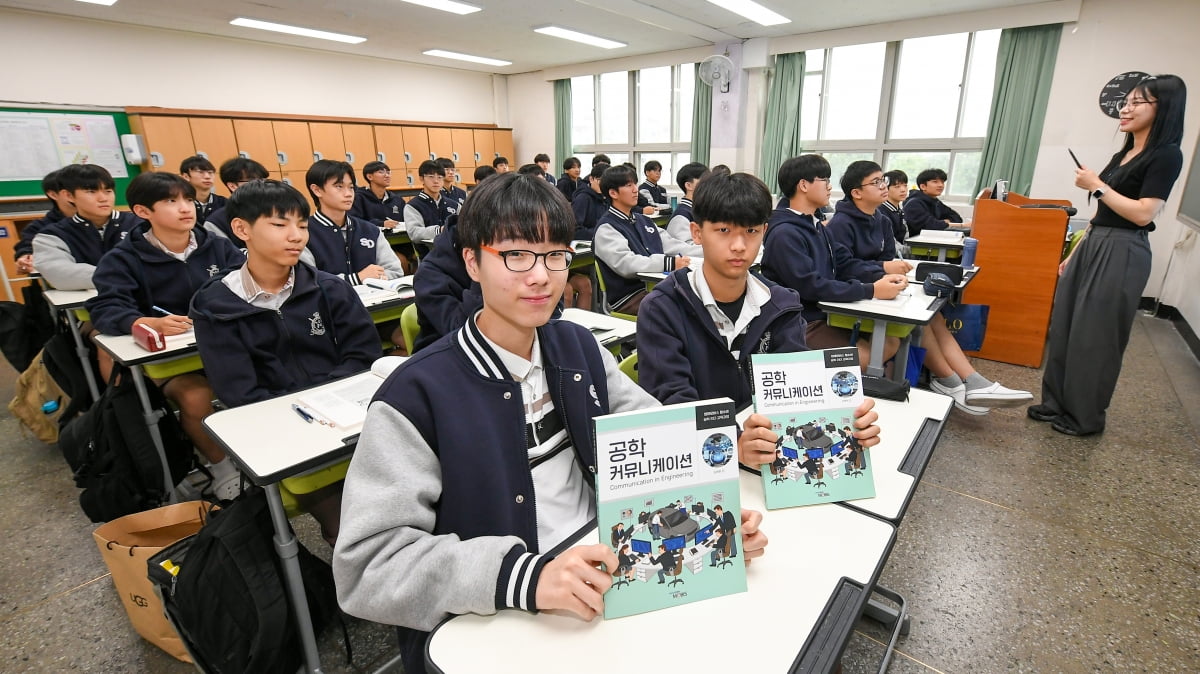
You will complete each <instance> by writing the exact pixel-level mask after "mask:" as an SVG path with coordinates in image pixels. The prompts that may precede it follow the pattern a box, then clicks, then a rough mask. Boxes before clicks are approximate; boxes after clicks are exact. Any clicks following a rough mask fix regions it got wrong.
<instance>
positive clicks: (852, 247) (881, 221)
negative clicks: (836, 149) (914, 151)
mask: <svg viewBox="0 0 1200 674" xmlns="http://www.w3.org/2000/svg"><path fill="white" fill-rule="evenodd" d="M886 181H887V178H885V177H884V174H883V169H881V168H879V164H876V163H875V162H873V161H856V162H853V163H852V164H850V165H849V166H848V167H846V172H845V174H843V175H842V180H841V185H842V191H843V192H844V193H845V194H846V195H847V199H843V200H842V201H839V202H838V205H837V213H835V214H834V216H833V217H832V218H830V219H829V224H828V225H827V229H828V231H829V235H830V236H831V237H832V238H833V240H834V241H835V242H836V243H840V244H841V245H843V246H845V247H846V248H847V249H848V250H849V251H850V252H851V253H852V254H853V255H854V256H855V257H857V258H858V259H860V260H866V261H872V262H882V263H883V265H884V268H885V269H887V270H889V271H897V273H905V272H907V271H908V270H909V269H910V268H911V266H910V265H909V264H908V263H907V262H905V261H903V260H899V259H895V258H896V248H895V242H894V241H893V240H892V232H891V225H890V223H889V222H888V221H887V219H886V217H885V216H883V215H882V214H880V213H879V212H878V209H879V208H880V207H881V205H882V204H883V203H884V202H885V201H886V200H887V193H888V187H887V185H886ZM889 265H891V266H889ZM896 265H899V266H896ZM899 269H903V271H902V272H900V271H898V270H899ZM921 346H922V347H924V348H925V367H927V368H929V372H930V373H931V374H932V375H933V378H932V379H931V380H930V382H929V386H930V388H932V389H933V390H934V391H937V392H938V393H941V394H944V395H948V396H950V397H952V398H954V405H955V407H957V408H958V409H960V410H962V411H964V412H966V413H968V414H974V415H982V414H987V413H988V411H989V410H990V408H992V407H1008V406H1012V405H1021V404H1024V403H1026V402H1028V401H1030V400H1032V399H1033V394H1031V393H1029V392H1028V391H1017V390H1014V389H1010V388H1007V387H1005V386H1003V385H1001V384H1000V382H993V381H990V380H988V379H987V378H986V377H984V376H983V375H981V374H979V373H978V372H976V371H975V368H973V367H972V366H971V361H970V359H968V358H967V356H966V354H964V353H963V351H962V348H961V347H960V346H959V345H958V341H957V340H956V339H955V338H954V335H953V334H951V333H950V330H949V329H948V328H947V327H946V321H945V320H942V319H941V318H940V316H939V317H938V319H935V320H933V321H931V322H930V323H929V327H928V329H927V330H926V331H925V338H924V339H922V340H921Z"/></svg>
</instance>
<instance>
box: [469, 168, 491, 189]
mask: <svg viewBox="0 0 1200 674" xmlns="http://www.w3.org/2000/svg"><path fill="white" fill-rule="evenodd" d="M473 175H474V177H475V184H474V185H472V186H471V191H475V188H476V187H478V186H479V183H481V182H483V180H484V178H490V177H492V176H494V175H496V169H494V168H492V167H491V166H476V167H475V173H474V174H473Z"/></svg>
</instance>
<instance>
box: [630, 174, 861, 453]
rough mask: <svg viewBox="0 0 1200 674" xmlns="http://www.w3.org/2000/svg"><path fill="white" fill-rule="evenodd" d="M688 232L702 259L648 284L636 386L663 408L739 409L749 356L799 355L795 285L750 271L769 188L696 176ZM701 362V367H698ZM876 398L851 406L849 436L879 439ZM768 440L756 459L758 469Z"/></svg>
mask: <svg viewBox="0 0 1200 674" xmlns="http://www.w3.org/2000/svg"><path fill="white" fill-rule="evenodd" d="M692 212H693V214H694V218H695V220H694V222H692V223H691V229H692V238H694V239H695V240H696V242H697V243H699V244H700V246H701V247H702V249H703V251H704V263H703V264H702V265H700V266H699V267H697V268H696V269H689V268H684V269H680V270H677V271H676V272H675V273H673V274H671V275H670V276H668V277H667V278H666V279H665V280H664V281H663V282H662V283H659V284H658V285H657V286H655V287H654V290H652V291H651V292H650V294H649V296H647V297H646V299H645V300H644V301H643V302H642V307H641V311H639V312H638V321H637V346H638V383H640V384H641V386H642V388H644V389H646V390H647V391H648V392H649V393H650V394H651V395H653V396H654V397H655V398H657V399H658V400H659V401H660V402H661V403H663V404H664V405H669V404H672V403H682V402H692V401H695V400H704V399H707V398H720V397H726V396H727V397H729V398H731V399H732V400H733V402H734V406H735V407H736V408H737V409H743V408H745V407H747V406H748V405H750V404H751V403H752V402H753V395H754V388H753V385H752V383H751V380H750V372H751V368H750V355H751V354H753V353H788V352H792V351H806V350H807V349H808V347H807V346H806V345H805V342H804V331H805V330H804V327H805V326H804V318H803V317H802V316H801V314H802V312H803V309H804V307H803V305H802V304H801V302H800V297H799V296H798V295H797V294H796V292H795V291H794V290H789V289H787V288H784V287H783V286H779V285H776V284H774V283H772V282H770V281H764V280H763V279H761V278H759V277H758V276H757V275H755V274H752V273H750V265H752V264H753V263H754V258H755V257H756V256H757V255H758V249H759V246H761V245H762V239H763V232H764V231H765V230H766V229H767V218H768V216H769V215H770V214H771V193H770V191H769V190H768V189H767V186H766V185H764V184H763V182H762V181H761V180H759V179H758V178H755V177H754V176H752V175H749V174H746V173H737V174H734V175H728V174H726V175H719V176H717V175H713V176H709V177H707V178H705V179H704V180H702V181H700V185H699V187H697V188H696V200H695V202H694V204H693V206H692ZM696 363H704V367H696ZM874 406H875V401H874V400H872V399H870V398H866V399H864V400H863V403H862V405H860V406H859V408H858V409H857V410H855V412H854V415H855V417H856V419H855V422H854V425H855V428H857V429H858V430H857V431H856V432H855V433H856V435H857V436H858V437H859V438H861V439H862V440H863V442H864V444H866V445H868V446H870V445H875V444H877V443H878V442H879V438H878V437H876V436H877V435H878V433H879V428H878V427H877V426H874V425H873V424H874V422H875V420H876V419H878V417H879V415H878V414H876V413H875V412H874V411H872V409H871V408H873V407H874ZM773 453H774V446H771V447H770V448H768V451H767V452H766V453H764V454H763V455H762V456H758V457H753V461H754V463H750V464H747V465H751V466H754V467H758V466H760V465H762V464H763V463H767V462H769V461H770V460H771V457H772V456H773Z"/></svg>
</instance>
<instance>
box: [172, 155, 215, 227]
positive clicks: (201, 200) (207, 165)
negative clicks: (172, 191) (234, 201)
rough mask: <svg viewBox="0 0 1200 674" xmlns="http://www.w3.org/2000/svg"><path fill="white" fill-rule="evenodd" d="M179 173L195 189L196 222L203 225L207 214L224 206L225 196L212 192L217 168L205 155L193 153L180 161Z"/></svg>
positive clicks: (207, 216) (206, 220)
mask: <svg viewBox="0 0 1200 674" xmlns="http://www.w3.org/2000/svg"><path fill="white" fill-rule="evenodd" d="M179 175H181V176H183V179H184V180H186V181H188V183H190V184H191V186H192V189H194V190H196V224H198V225H201V226H203V225H204V223H205V222H208V218H209V216H211V215H212V214H213V213H214V212H215V211H216V210H217V209H218V208H224V206H225V197H223V196H221V195H219V194H217V193H216V192H213V183H214V181H215V179H216V177H217V169H216V168H215V167H214V166H213V163H212V162H211V161H209V160H208V158H207V157H202V156H200V155H194V156H191V157H188V158H187V159H184V160H183V161H182V162H180V164H179Z"/></svg>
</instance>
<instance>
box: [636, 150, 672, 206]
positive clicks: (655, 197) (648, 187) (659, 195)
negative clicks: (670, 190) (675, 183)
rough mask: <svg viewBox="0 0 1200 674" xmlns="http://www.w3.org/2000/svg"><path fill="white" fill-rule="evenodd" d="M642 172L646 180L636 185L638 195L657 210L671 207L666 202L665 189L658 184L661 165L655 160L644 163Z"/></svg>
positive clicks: (669, 203)
mask: <svg viewBox="0 0 1200 674" xmlns="http://www.w3.org/2000/svg"><path fill="white" fill-rule="evenodd" d="M642 172H643V173H645V174H646V179H645V180H644V181H642V184H641V185H638V194H640V195H641V197H642V198H643V199H645V200H646V204H648V205H650V206H654V207H656V208H657V210H660V211H661V210H664V209H667V208H670V207H671V202H670V201H668V200H667V188H665V187H663V186H662V185H659V184H658V181H659V180H660V179H661V178H662V164H661V163H660V162H657V161H655V160H653V159H652V160H650V161H648V162H646V165H645V166H644V167H642Z"/></svg>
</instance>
